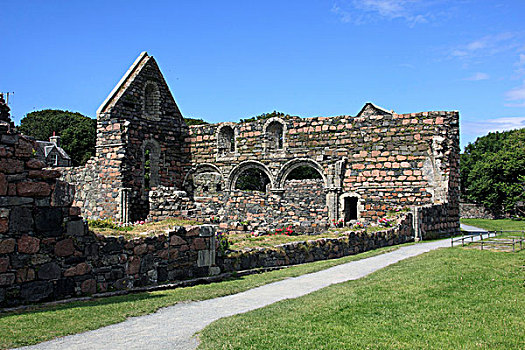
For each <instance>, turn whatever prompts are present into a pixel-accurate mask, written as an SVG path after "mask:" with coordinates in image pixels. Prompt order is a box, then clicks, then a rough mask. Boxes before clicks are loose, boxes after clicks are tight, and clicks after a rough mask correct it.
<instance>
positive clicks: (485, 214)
mask: <svg viewBox="0 0 525 350" xmlns="http://www.w3.org/2000/svg"><path fill="white" fill-rule="evenodd" d="M459 215H460V216H461V217H462V218H465V219H495V216H494V214H492V213H491V212H490V211H488V210H487V208H485V207H484V206H482V205H480V204H475V203H464V202H460V203H459Z"/></svg>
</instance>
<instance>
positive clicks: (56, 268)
mask: <svg viewBox="0 0 525 350" xmlns="http://www.w3.org/2000/svg"><path fill="white" fill-rule="evenodd" d="M49 227H50V228H51V227H52V228H53V231H47V232H44V231H41V230H37V231H36V232H27V233H20V234H16V233H13V234H10V235H9V237H10V238H7V239H3V240H1V241H0V268H1V269H2V272H3V273H2V274H1V275H0V306H4V307H5V306H16V305H20V304H26V303H33V302H41V301H49V300H59V299H64V298H70V297H75V296H80V295H85V294H93V293H96V292H105V291H112V290H121V289H129V288H133V287H140V286H147V285H156V284H160V283H163V282H167V281H176V280H180V279H185V278H191V277H199V276H207V275H208V274H209V272H210V271H209V266H211V265H213V264H214V260H215V239H214V228H213V227H212V226H194V227H190V228H184V227H177V228H174V229H172V230H171V231H170V232H168V233H167V234H166V235H160V236H155V237H145V238H135V239H131V240H128V239H124V237H107V236H102V235H95V234H93V233H92V232H90V231H88V230H87V225H85V223H84V222H83V221H82V220H77V221H69V222H67V224H66V229H65V231H64V232H62V233H61V232H59V231H58V230H59V229H58V228H60V227H61V225H60V224H58V225H54V224H53V225H52V226H49Z"/></svg>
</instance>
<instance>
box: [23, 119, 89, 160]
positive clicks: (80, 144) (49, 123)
mask: <svg viewBox="0 0 525 350" xmlns="http://www.w3.org/2000/svg"><path fill="white" fill-rule="evenodd" d="M19 130H20V132H22V133H23V134H25V135H28V136H32V137H34V138H35V139H37V140H42V141H47V140H49V137H50V136H52V135H53V132H55V133H56V135H58V136H60V142H61V147H62V148H63V149H64V150H65V151H66V152H67V153H68V154H69V156H70V157H71V160H72V163H73V165H74V166H78V165H82V164H85V163H86V162H87V161H88V159H89V158H90V157H91V156H93V155H94V154H95V144H96V138H97V121H96V120H94V119H91V118H89V117H86V116H84V115H82V114H80V113H77V112H70V111H62V110H58V109H45V110H42V111H35V112H31V113H28V114H27V115H26V116H25V117H24V118H23V119H22V120H21V121H20V127H19Z"/></svg>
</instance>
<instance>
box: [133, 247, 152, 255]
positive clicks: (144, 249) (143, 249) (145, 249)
mask: <svg viewBox="0 0 525 350" xmlns="http://www.w3.org/2000/svg"><path fill="white" fill-rule="evenodd" d="M147 252H148V245H147V244H141V245H138V246H136V247H135V248H134V249H133V253H134V254H135V255H143V254H146V253H147Z"/></svg>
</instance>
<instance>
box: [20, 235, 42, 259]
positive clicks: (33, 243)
mask: <svg viewBox="0 0 525 350" xmlns="http://www.w3.org/2000/svg"><path fill="white" fill-rule="evenodd" d="M39 249H40V240H39V239H38V238H36V237H31V236H28V235H23V236H22V237H21V238H19V239H18V252H19V253H25V254H34V253H36V252H38V250H39Z"/></svg>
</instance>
